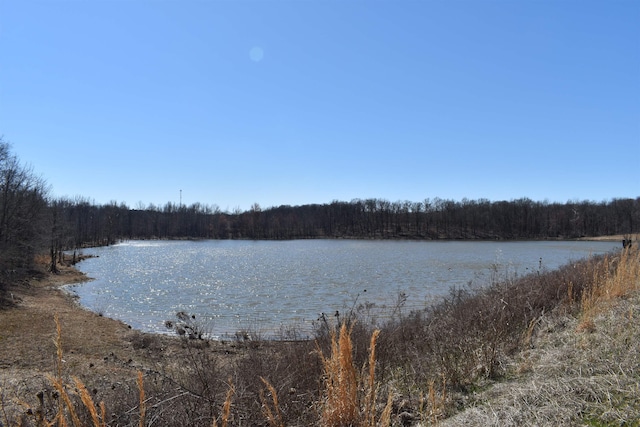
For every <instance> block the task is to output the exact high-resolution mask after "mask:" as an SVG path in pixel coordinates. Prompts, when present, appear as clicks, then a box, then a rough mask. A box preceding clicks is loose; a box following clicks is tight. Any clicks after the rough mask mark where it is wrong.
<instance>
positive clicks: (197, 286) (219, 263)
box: [70, 240, 618, 338]
mask: <svg viewBox="0 0 640 427" xmlns="http://www.w3.org/2000/svg"><path fill="white" fill-rule="evenodd" d="M617 246H618V245H617V244H616V243H611V242H407V241H400V242H396V241H358V240H350V241H344V240H299V241H276V242H274V241H226V240H225V241H198V242H184V241H130V242H125V243H121V244H118V245H114V246H111V247H106V248H94V249H89V250H86V251H85V253H86V254H93V255H98V257H97V258H91V259H88V260H86V261H83V262H82V263H80V264H79V268H80V269H81V270H82V271H84V272H85V273H87V274H88V275H89V277H92V278H94V279H95V280H93V281H91V282H88V283H86V284H82V285H76V286H71V287H70V288H71V289H72V290H73V291H74V292H75V293H77V295H78V296H79V300H80V303H81V304H82V305H83V306H85V307H87V308H89V309H91V310H93V311H96V312H99V313H102V314H104V315H106V316H109V317H113V318H117V319H120V320H122V321H124V322H125V323H128V324H129V325H131V326H132V327H134V328H137V329H140V330H143V331H147V332H154V333H172V332H171V331H169V330H168V329H167V328H166V327H165V326H164V324H165V321H167V320H175V315H176V313H177V312H178V311H185V312H187V313H189V314H194V315H196V319H197V321H198V322H199V324H200V325H202V326H204V327H205V329H206V330H207V332H208V333H209V335H210V336H211V337H213V338H224V337H226V336H234V335H235V333H236V332H237V331H240V330H250V331H252V333H255V334H259V335H261V336H265V337H275V336H277V335H278V331H279V330H280V329H281V328H282V327H290V326H295V327H296V328H298V329H299V331H300V333H301V335H302V336H306V335H309V334H310V333H311V331H312V322H314V321H316V320H317V319H318V318H319V317H320V316H321V314H322V313H326V314H327V317H329V318H333V316H334V313H335V312H336V311H339V312H341V313H342V315H344V313H346V312H348V311H349V310H350V309H352V308H354V307H355V308H357V307H358V306H362V308H365V307H366V311H367V313H368V314H369V316H370V317H375V318H377V319H381V320H383V319H384V318H385V317H387V316H388V315H389V314H390V312H391V311H392V309H393V308H394V307H395V306H396V304H397V301H398V298H399V295H400V294H401V293H402V294H405V295H406V296H407V299H406V302H405V303H404V305H403V306H402V309H403V310H404V312H405V313H406V312H409V311H410V310H414V309H421V308H424V307H425V306H426V305H427V304H429V303H430V302H432V301H434V300H435V299H436V298H437V297H438V296H442V295H443V294H445V293H446V292H447V291H448V290H449V289H450V288H451V287H452V286H458V287H459V286H465V285H466V284H468V283H469V282H473V283H475V284H479V285H482V284H486V283H489V281H490V280H492V279H493V278H494V277H498V278H507V277H513V276H515V275H519V276H521V275H525V274H529V273H535V272H536V271H538V270H539V269H540V268H541V267H542V268H543V269H554V268H557V267H558V266H560V265H563V264H566V263H567V262H569V261H570V260H575V259H579V258H584V257H586V256H589V255H590V254H596V253H602V252H607V251H610V250H612V249H614V248H617ZM541 259H542V265H541Z"/></svg>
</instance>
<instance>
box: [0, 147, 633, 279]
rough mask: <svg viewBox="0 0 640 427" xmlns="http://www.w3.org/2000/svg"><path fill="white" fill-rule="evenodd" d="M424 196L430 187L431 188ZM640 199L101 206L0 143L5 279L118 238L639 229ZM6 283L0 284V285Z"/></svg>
mask: <svg viewBox="0 0 640 427" xmlns="http://www.w3.org/2000/svg"><path fill="white" fill-rule="evenodd" d="M425 190H427V189H425ZM639 224H640V197H638V198H635V199H612V200H609V201H602V202H593V201H569V202H567V203H549V202H537V201H533V200H530V199H527V198H522V199H517V200H510V201H489V200H486V199H479V200H468V199H463V200H461V201H454V200H447V199H440V198H434V199H425V200H422V201H396V202H390V201H388V200H384V199H365V200H361V199H356V200H352V201H349V202H345V201H333V202H331V203H326V204H311V205H303V206H278V207H270V208H267V209H262V208H261V207H260V206H259V205H258V204H257V203H256V204H254V205H253V206H252V207H251V209H249V210H248V211H240V210H235V211H234V212H227V211H221V210H220V209H219V208H218V207H217V206H215V205H206V204H200V203H195V204H192V205H189V206H186V205H183V204H176V203H171V202H169V203H167V204H165V205H164V206H155V205H149V206H144V205H141V204H140V205H139V206H137V207H136V208H130V207H128V206H127V205H125V204H123V203H117V202H112V203H109V204H103V205H98V204H95V203H92V202H91V201H90V200H89V199H85V198H81V197H78V198H75V199H69V198H62V199H54V198H52V197H50V196H49V194H48V188H47V186H46V183H45V182H44V181H43V180H42V179H41V178H38V177H37V175H35V174H34V173H33V172H32V171H31V170H30V169H29V168H28V167H25V166H23V165H22V164H21V163H20V162H19V161H18V159H17V158H16V157H15V156H13V155H12V154H11V152H10V147H9V145H8V144H7V143H6V142H3V141H2V140H0V273H3V274H8V273H6V272H10V271H13V270H14V269H20V268H28V267H29V264H30V263H31V262H32V261H31V260H32V259H33V256H34V255H35V254H43V253H46V254H47V255H49V256H50V259H51V269H52V270H55V268H56V260H57V257H58V256H59V254H60V252H61V251H62V250H64V249H74V248H80V247H83V246H96V245H106V244H110V243H114V242H116V241H118V240H121V239H181V238H192V239H313V238H354V239H428V240H436V239H546V238H577V237H584V236H601V235H611V234H626V235H630V234H635V233H638V232H640V227H639ZM0 282H1V280H0Z"/></svg>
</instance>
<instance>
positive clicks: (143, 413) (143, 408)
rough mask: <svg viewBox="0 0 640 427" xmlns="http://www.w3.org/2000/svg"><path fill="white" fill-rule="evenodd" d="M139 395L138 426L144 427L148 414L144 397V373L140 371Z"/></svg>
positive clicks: (138, 381) (138, 380)
mask: <svg viewBox="0 0 640 427" xmlns="http://www.w3.org/2000/svg"><path fill="white" fill-rule="evenodd" d="M137 384H138V395H139V397H140V421H139V422H138V425H139V426H140V427H144V420H145V416H146V413H147V404H146V400H145V397H144V378H143V377H142V371H138V379H137Z"/></svg>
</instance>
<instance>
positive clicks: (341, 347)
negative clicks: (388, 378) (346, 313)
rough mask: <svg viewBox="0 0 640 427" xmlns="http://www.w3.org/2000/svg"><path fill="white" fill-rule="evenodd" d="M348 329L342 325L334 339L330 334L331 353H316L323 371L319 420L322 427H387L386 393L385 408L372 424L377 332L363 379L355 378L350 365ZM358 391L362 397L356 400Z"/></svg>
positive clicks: (374, 416) (389, 415) (351, 359)
mask: <svg viewBox="0 0 640 427" xmlns="http://www.w3.org/2000/svg"><path fill="white" fill-rule="evenodd" d="M352 328H353V323H352V325H351V327H349V328H348V327H347V325H346V322H343V323H342V325H341V326H340V332H339V334H338V336H337V337H336V334H335V332H333V333H332V334H331V353H330V354H329V356H324V355H323V354H322V352H320V357H321V360H322V365H323V367H324V377H323V380H324V399H325V400H324V402H323V407H322V412H321V416H320V421H321V425H322V426H324V427H347V426H349V427H353V426H360V427H375V426H376V425H379V426H388V425H390V423H391V409H392V404H393V395H392V393H389V397H388V399H387V404H386V405H385V408H384V409H383V411H382V414H381V416H380V420H379V422H378V423H377V424H376V412H377V411H376V399H377V398H376V394H377V388H378V384H377V383H376V380H375V367H376V343H377V340H378V336H379V334H380V331H378V330H376V331H374V332H373V334H372V336H371V341H370V346H369V359H368V365H369V366H368V375H367V376H366V379H361V378H359V376H358V369H357V368H356V366H355V364H354V361H353V342H352V339H351V332H352ZM359 390H363V391H364V393H365V394H364V396H363V397H362V398H361V396H359Z"/></svg>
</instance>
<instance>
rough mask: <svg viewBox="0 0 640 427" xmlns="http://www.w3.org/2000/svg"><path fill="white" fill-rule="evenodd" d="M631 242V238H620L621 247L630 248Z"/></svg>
mask: <svg viewBox="0 0 640 427" xmlns="http://www.w3.org/2000/svg"><path fill="white" fill-rule="evenodd" d="M632 244H633V242H631V239H629V240H627V239H622V247H623V248H630V247H631V245H632Z"/></svg>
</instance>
